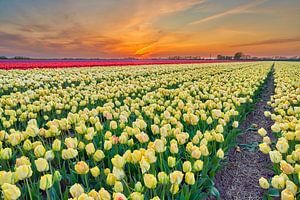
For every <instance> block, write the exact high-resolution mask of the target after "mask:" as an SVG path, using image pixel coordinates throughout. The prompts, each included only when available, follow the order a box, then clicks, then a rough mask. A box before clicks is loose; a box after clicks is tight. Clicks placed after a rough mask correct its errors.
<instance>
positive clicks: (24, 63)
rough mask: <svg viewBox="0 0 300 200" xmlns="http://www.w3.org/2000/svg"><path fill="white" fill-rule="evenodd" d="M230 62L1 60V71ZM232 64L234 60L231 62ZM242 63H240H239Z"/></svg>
mask: <svg viewBox="0 0 300 200" xmlns="http://www.w3.org/2000/svg"><path fill="white" fill-rule="evenodd" d="M216 62H218V63H219V62H229V60H0V69H5V70H11V69H24V70H25V69H34V68H67V67H93V66H126V65H151V64H190V63H216ZM230 62H232V60H230ZM239 62H240V61H239Z"/></svg>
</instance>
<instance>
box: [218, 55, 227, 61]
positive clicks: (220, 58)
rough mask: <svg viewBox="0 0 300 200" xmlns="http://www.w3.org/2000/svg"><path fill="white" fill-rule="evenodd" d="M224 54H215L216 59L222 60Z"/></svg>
mask: <svg viewBox="0 0 300 200" xmlns="http://www.w3.org/2000/svg"><path fill="white" fill-rule="evenodd" d="M224 58H225V56H222V55H217V59H218V60H224Z"/></svg>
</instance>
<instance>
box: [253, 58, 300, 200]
mask: <svg viewBox="0 0 300 200" xmlns="http://www.w3.org/2000/svg"><path fill="white" fill-rule="evenodd" d="M274 77H275V95H274V96H272V97H271V99H270V101H269V102H268V104H269V105H271V107H272V108H273V112H272V113H271V112H269V111H266V112H265V113H264V114H265V116H266V117H270V118H271V119H272V121H273V122H274V124H273V125H272V126H271V130H272V133H273V136H274V137H275V138H276V139H274V140H273V141H272V140H271V139H270V137H268V136H267V131H266V130H265V129H264V127H262V128H261V129H259V130H258V133H259V134H260V135H261V136H262V137H263V140H262V143H261V144H260V145H259V148H260V151H262V152H263V153H265V154H268V155H269V157H270V159H271V162H272V163H273V171H274V173H275V175H274V176H273V177H272V178H271V179H270V180H267V179H266V178H265V177H262V178H261V179H260V180H259V183H260V185H261V187H262V188H264V189H268V188H269V187H270V188H271V189H270V190H269V193H270V194H274V193H279V191H281V199H284V200H290V199H299V198H300V195H299V187H300V182H299V181H300V142H299V141H300V64H299V63H280V64H277V65H275V74H274Z"/></svg>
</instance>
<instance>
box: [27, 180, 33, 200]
mask: <svg viewBox="0 0 300 200" xmlns="http://www.w3.org/2000/svg"><path fill="white" fill-rule="evenodd" d="M25 182H26V185H27V190H28V193H29V198H30V200H33V198H32V194H31V189H30V186H29V184H28V180H27V179H25Z"/></svg>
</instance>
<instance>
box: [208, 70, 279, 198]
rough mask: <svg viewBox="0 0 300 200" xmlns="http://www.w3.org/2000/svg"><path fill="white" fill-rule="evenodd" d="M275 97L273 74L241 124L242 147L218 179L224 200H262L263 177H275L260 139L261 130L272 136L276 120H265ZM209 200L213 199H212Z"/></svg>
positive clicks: (230, 158) (240, 145)
mask: <svg viewBox="0 0 300 200" xmlns="http://www.w3.org/2000/svg"><path fill="white" fill-rule="evenodd" d="M273 94H274V77H273V71H272V75H270V76H269V77H268V79H267V82H266V84H265V86H264V87H263V89H262V92H261V94H260V96H259V99H258V101H257V102H256V103H255V105H254V109H253V111H251V112H250V113H249V114H248V115H247V116H246V119H245V120H244V121H243V122H242V123H241V125H240V129H241V130H242V133H241V134H240V135H239V136H238V137H237V143H238V146H237V148H235V149H231V150H230V151H229V155H228V163H227V164H226V166H224V168H223V169H222V170H221V171H220V172H219V173H218V174H217V175H216V177H215V184H216V187H217V189H218V190H219V192H220V195H221V199H225V200H256V199H262V196H263V193H264V190H263V189H261V188H260V187H259V183H258V180H259V178H260V177H262V176H263V177H266V178H268V177H271V176H272V175H273V172H272V170H271V169H270V167H271V161H270V159H269V157H268V155H265V154H263V153H261V152H260V151H259V150H258V146H257V145H258V144H259V143H260V142H261V141H262V137H261V136H260V135H258V133H257V128H255V127H258V128H260V127H264V128H265V129H266V130H267V131H268V133H270V132H271V125H272V120H271V119H270V118H266V117H265V116H264V111H266V110H269V111H271V107H270V106H268V105H267V102H268V101H269V99H270V96H271V95H273ZM209 199H213V198H212V197H210V198H209Z"/></svg>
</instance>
